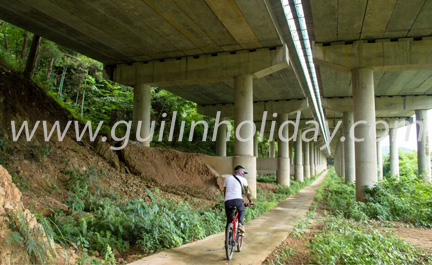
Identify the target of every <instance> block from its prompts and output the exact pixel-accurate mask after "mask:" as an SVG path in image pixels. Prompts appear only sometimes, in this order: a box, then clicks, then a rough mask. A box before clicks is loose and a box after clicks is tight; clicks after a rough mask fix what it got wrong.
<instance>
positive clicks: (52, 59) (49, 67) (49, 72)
mask: <svg viewBox="0 0 432 265" xmlns="http://www.w3.org/2000/svg"><path fill="white" fill-rule="evenodd" d="M53 64H54V57H51V60H50V63H49V65H48V71H47V75H46V78H47V80H49V78H50V76H51V71H52V68H53Z"/></svg>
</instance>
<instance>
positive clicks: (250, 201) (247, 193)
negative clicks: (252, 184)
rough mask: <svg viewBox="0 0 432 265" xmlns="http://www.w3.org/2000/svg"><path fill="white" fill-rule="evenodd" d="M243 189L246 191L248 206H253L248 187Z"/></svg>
mask: <svg viewBox="0 0 432 265" xmlns="http://www.w3.org/2000/svg"><path fill="white" fill-rule="evenodd" d="M244 188H245V191H246V197H247V199H248V201H249V204H251V205H253V204H254V201H253V200H252V195H251V194H250V192H249V186H245V187H244Z"/></svg>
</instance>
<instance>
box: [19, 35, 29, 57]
mask: <svg viewBox="0 0 432 265" xmlns="http://www.w3.org/2000/svg"><path fill="white" fill-rule="evenodd" d="M23 37H24V41H23V47H22V50H21V58H23V59H25V57H26V55H27V43H28V37H29V36H28V34H27V32H25V33H24V34H23Z"/></svg>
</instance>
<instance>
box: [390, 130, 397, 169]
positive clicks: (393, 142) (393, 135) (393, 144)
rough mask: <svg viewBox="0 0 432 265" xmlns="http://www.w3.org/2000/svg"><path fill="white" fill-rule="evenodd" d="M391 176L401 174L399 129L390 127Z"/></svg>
mask: <svg viewBox="0 0 432 265" xmlns="http://www.w3.org/2000/svg"><path fill="white" fill-rule="evenodd" d="M389 141H390V176H399V148H398V143H397V130H396V129H394V128H390V131H389Z"/></svg>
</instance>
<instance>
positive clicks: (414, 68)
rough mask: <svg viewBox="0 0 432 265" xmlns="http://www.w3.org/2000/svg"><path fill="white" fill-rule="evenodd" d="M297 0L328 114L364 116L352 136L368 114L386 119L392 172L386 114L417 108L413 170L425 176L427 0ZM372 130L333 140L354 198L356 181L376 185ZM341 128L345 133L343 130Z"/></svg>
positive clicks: (431, 7)
mask: <svg viewBox="0 0 432 265" xmlns="http://www.w3.org/2000/svg"><path fill="white" fill-rule="evenodd" d="M295 2H300V1H295ZM303 2H304V3H303V6H304V10H305V19H306V21H307V24H308V27H309V28H310V29H311V30H310V31H309V38H310V40H311V41H312V42H313V43H314V62H315V64H316V65H317V75H318V76H319V83H320V89H321V95H322V96H323V106H324V108H325V113H326V114H325V115H326V117H327V119H343V121H344V123H347V124H351V125H352V124H353V123H355V122H358V121H362V120H365V121H368V125H361V126H360V127H359V128H358V129H357V130H356V134H357V135H358V136H367V134H368V131H370V129H372V131H375V129H376V128H375V125H374V124H372V122H373V121H375V120H382V119H385V120H387V121H390V124H389V125H390V130H389V131H390V139H391V142H390V149H391V150H393V152H391V158H390V160H391V164H392V165H391V168H392V172H391V173H392V174H395V175H397V174H398V173H399V172H398V167H397V165H396V163H397V161H398V159H397V156H398V155H397V143H396V141H395V140H394V141H393V139H394V138H395V135H394V134H393V133H394V132H395V131H396V130H394V129H393V124H394V123H393V122H392V118H393V121H395V120H398V119H404V118H408V117H410V116H412V115H413V114H416V120H418V121H422V122H424V124H425V125H426V126H423V134H418V137H419V138H418V158H419V159H418V160H419V165H418V166H419V175H423V177H425V179H426V180H429V181H430V178H431V173H430V164H429V163H430V162H429V161H430V149H429V143H428V142H429V139H428V136H427V135H428V132H427V120H428V117H427V110H428V109H431V108H432V38H431V35H432V20H431V19H430V17H431V15H432V1H430V0H414V1H396V0H375V1H368V0H359V1H349V0H329V1H320V0H306V1H303ZM389 131H387V133H389ZM379 134H380V133H379V132H378V133H377V134H376V135H373V137H372V138H373V139H370V140H367V141H365V142H362V143H355V145H354V143H353V142H352V141H345V142H339V144H338V148H337V149H336V154H335V157H336V160H337V163H338V164H339V165H340V167H339V168H338V169H339V173H340V174H341V175H345V179H346V181H347V182H353V181H356V183H357V198H358V199H359V200H362V199H363V192H362V190H363V187H364V186H369V187H371V186H373V185H375V183H376V182H377V181H378V179H379V178H380V177H382V160H381V147H380V143H379V142H378V143H375V137H377V138H379V137H381V136H382V135H381V136H379ZM343 135H344V136H345V139H348V138H347V131H346V130H345V131H344V133H343ZM419 135H420V136H419ZM335 148H336V147H335V146H333V151H335ZM377 165H378V167H377ZM377 172H378V175H377Z"/></svg>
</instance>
